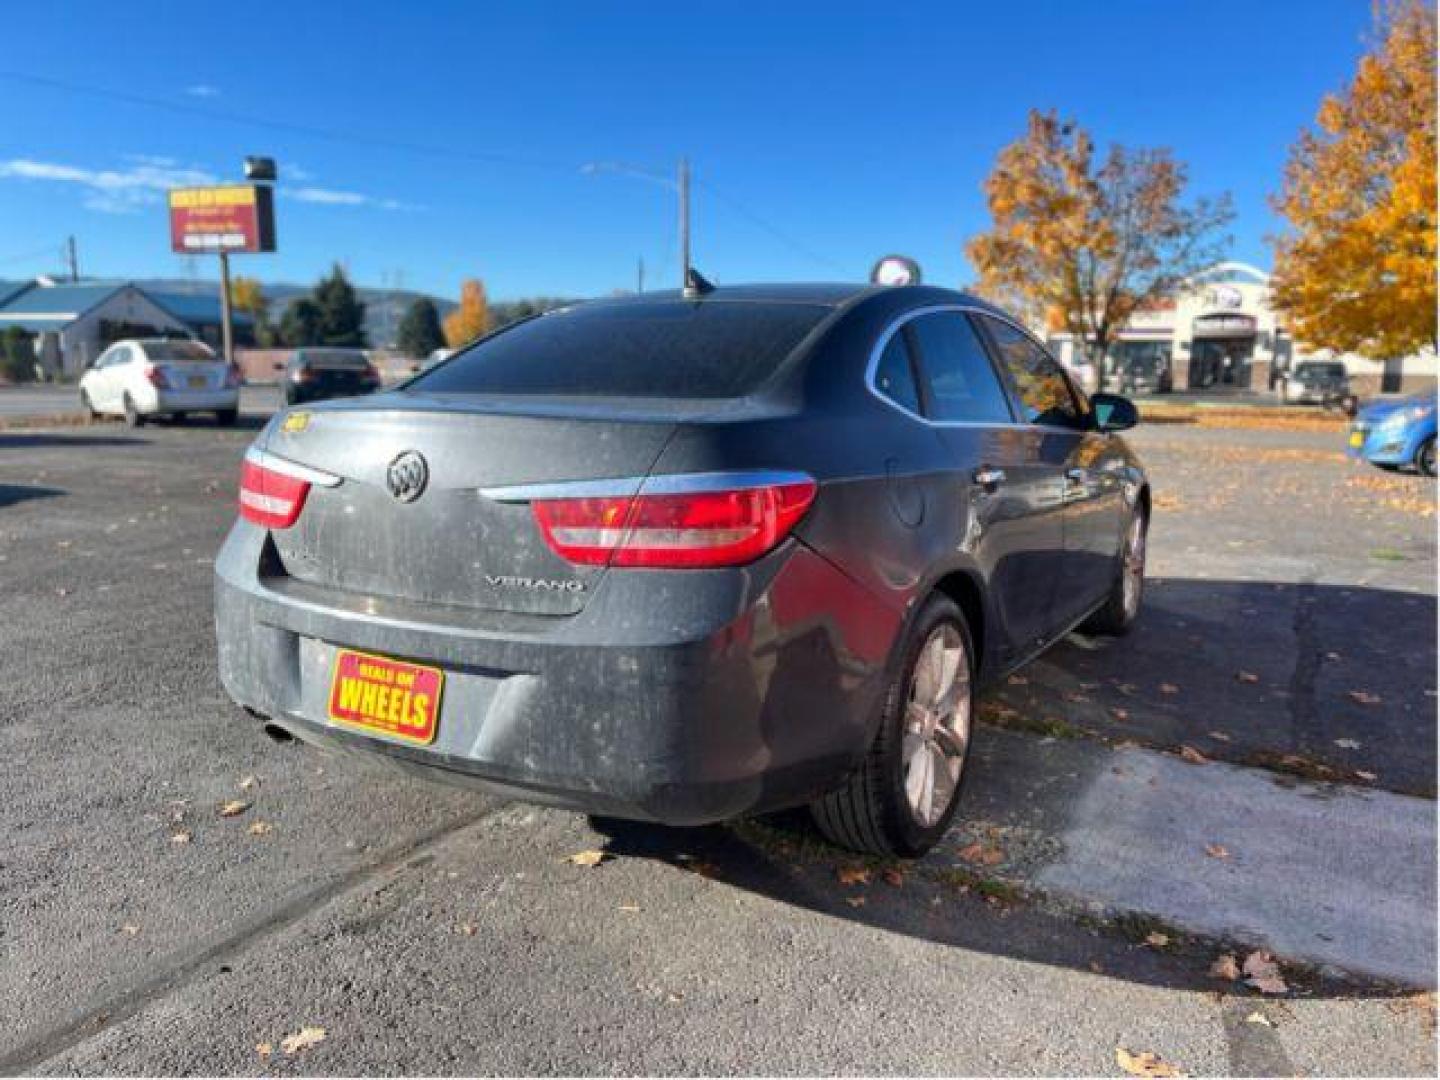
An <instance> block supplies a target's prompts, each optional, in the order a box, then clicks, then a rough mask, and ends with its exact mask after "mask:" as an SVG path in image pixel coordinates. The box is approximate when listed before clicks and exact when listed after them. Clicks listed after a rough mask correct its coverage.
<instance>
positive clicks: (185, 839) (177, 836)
mask: <svg viewBox="0 0 1440 1080" xmlns="http://www.w3.org/2000/svg"><path fill="white" fill-rule="evenodd" d="M170 842H171V843H172V844H188V843H189V842H190V834H189V833H188V832H183V831H182V832H176V833H171V834H170Z"/></svg>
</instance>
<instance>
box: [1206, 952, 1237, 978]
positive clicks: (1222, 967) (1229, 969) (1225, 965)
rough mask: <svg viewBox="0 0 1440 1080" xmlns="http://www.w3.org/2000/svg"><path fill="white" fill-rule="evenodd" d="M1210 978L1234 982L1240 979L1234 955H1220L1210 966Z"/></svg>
mask: <svg viewBox="0 0 1440 1080" xmlns="http://www.w3.org/2000/svg"><path fill="white" fill-rule="evenodd" d="M1210 977H1211V978H1212V979H1228V980H1229V981H1230V982H1234V981H1235V980H1236V979H1238V978H1240V964H1239V962H1238V961H1236V959H1235V954H1234V953H1228V952H1227V953H1221V954H1220V955H1219V956H1217V957H1216V958H1215V961H1214V963H1212V964H1211V965H1210Z"/></svg>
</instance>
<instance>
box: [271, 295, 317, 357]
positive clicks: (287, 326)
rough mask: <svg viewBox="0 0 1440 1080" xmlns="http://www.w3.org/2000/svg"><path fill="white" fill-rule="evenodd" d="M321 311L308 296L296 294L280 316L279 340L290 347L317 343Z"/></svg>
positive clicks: (296, 347) (295, 347)
mask: <svg viewBox="0 0 1440 1080" xmlns="http://www.w3.org/2000/svg"><path fill="white" fill-rule="evenodd" d="M320 318H321V312H320V307H319V305H318V304H316V303H315V301H314V300H312V299H310V297H308V296H297V297H296V298H295V299H294V300H291V301H290V303H289V305H288V306H287V307H286V308H285V313H284V314H283V315H281V316H280V342H281V344H282V345H286V346H288V347H289V348H292V349H299V348H303V347H305V346H306V345H319V344H321V340H320Z"/></svg>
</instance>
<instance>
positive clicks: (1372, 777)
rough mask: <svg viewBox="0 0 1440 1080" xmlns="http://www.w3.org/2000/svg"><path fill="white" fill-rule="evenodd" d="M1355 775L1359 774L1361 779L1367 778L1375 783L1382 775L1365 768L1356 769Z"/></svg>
mask: <svg viewBox="0 0 1440 1080" xmlns="http://www.w3.org/2000/svg"><path fill="white" fill-rule="evenodd" d="M1355 775H1356V776H1358V777H1359V778H1360V779H1361V780H1367V781H1369V782H1371V783H1374V782H1375V781H1376V780H1379V779H1380V777H1379V776H1378V775H1377V774H1376V773H1373V772H1366V771H1365V770H1364V769H1356V770H1355Z"/></svg>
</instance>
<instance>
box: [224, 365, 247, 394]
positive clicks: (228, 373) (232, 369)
mask: <svg viewBox="0 0 1440 1080" xmlns="http://www.w3.org/2000/svg"><path fill="white" fill-rule="evenodd" d="M242 382H244V376H242V375H241V374H240V368H239V366H238V365H236V364H231V365H230V366H229V367H227V368H226V369H225V389H226V390H235V389H238V388H239V386H240V384H241V383H242Z"/></svg>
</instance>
